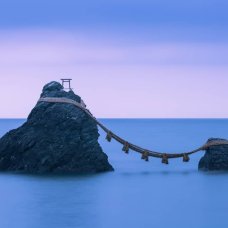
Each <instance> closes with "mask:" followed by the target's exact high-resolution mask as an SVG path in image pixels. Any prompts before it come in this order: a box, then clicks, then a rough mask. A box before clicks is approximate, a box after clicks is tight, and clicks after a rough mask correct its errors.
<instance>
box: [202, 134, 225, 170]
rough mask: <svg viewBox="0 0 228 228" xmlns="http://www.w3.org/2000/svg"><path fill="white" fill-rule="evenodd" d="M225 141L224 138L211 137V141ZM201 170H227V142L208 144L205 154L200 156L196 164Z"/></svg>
mask: <svg viewBox="0 0 228 228" xmlns="http://www.w3.org/2000/svg"><path fill="white" fill-rule="evenodd" d="M217 141H220V142H226V143H227V140H225V139H216V138H211V139H209V140H208V142H209V143H211V142H217ZM198 168H199V170H202V171H216V170H228V144H224V145H216V146H210V147H209V148H208V149H207V150H206V153H205V155H204V156H203V157H202V158H201V160H200V162H199V166H198Z"/></svg>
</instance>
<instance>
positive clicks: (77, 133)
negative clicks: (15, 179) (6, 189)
mask: <svg viewBox="0 0 228 228" xmlns="http://www.w3.org/2000/svg"><path fill="white" fill-rule="evenodd" d="M41 97H65V98H70V99H73V100H75V101H77V102H80V101H81V98H80V97H79V96H77V95H75V94H74V92H73V91H69V92H66V91H64V90H63V87H62V85H61V84H60V83H58V82H50V83H48V84H47V85H45V86H44V88H43V91H42V94H41ZM98 137H99V133H98V128H97V125H96V123H95V122H94V121H93V120H92V119H91V118H89V117H88V116H87V115H86V114H85V113H84V112H83V111H82V110H80V109H79V108H77V107H75V106H73V105H71V104H61V103H47V102H38V103H37V105H36V106H35V108H34V109H33V110H32V111H31V113H30V115H29V117H28V119H27V121H26V123H24V124H23V125H22V126H21V127H19V128H18V129H15V130H12V131H10V132H8V133H7V134H6V135H4V136H3V137H2V138H1V139H0V170H4V171H22V172H27V173H96V172H103V171H111V170H113V168H112V166H111V165H110V164H109V162H108V157H107V155H106V154H105V153H104V152H103V151H102V148H101V147H100V145H99V143H98Z"/></svg>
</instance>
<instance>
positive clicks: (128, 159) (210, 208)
mask: <svg viewBox="0 0 228 228" xmlns="http://www.w3.org/2000/svg"><path fill="white" fill-rule="evenodd" d="M101 121H102V122H103V123H104V124H106V125H107V126H108V127H110V128H111V129H112V130H113V131H114V132H116V133H118V134H120V135H121V136H123V137H125V138H126V139H128V140H129V141H132V142H134V143H135V144H139V145H141V146H145V147H148V148H152V149H154V150H158V151H168V152H178V151H183V150H184V151H185V150H191V149H194V148H195V147H198V146H200V145H201V144H203V143H204V142H205V141H206V140H207V139H208V138H210V137H223V138H228V130H227V129H228V120H227V119H222V120H213V119H205V120H202V119H198V120H191V119H177V120H173V119H166V120H162V119H152V120H149V119H148V120H147V119H146V120H144V119H137V120H136V119H135V120H134V119H133V120H125V119H103V120H101ZM23 122H24V120H0V136H2V135H3V134H4V133H6V132H7V131H8V130H9V129H12V128H16V127H18V126H19V125H21V124H22V123H23ZM100 143H101V145H102V147H103V148H104V151H105V152H106V153H107V154H108V156H109V161H110V163H111V164H112V165H113V166H114V168H115V172H110V173H104V174H97V175H81V176H46V177H44V176H32V175H19V174H6V173H0V202H1V203H0V227H1V228H14V227H17V228H46V227H47V228H51V227H53V228H81V227H82V228H90V227H91V228H92V227H93V228H122V227H131V228H138V227H150V228H151V227H154V228H163V227H164V228H177V227H181V228H182V227H184V228H227V227H228V219H227V216H228V181H227V179H228V174H226V173H202V172H198V171H197V165H198V161H199V159H200V157H201V156H202V155H203V152H202V153H199V154H196V155H193V156H192V157H191V162H190V163H187V164H186V163H183V162H182V160H181V159H177V160H171V161H170V165H168V166H166V165H163V164H161V161H160V160H158V159H150V162H148V163H147V162H144V161H142V160H141V159H140V156H139V155H138V154H136V153H133V152H132V153H130V154H129V155H125V154H124V153H123V152H122V151H121V146H120V145H118V144H117V143H116V142H111V143H108V142H106V141H105V140H104V134H103V132H101V137H100Z"/></svg>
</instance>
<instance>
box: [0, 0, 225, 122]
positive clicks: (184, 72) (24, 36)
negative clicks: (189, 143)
mask: <svg viewBox="0 0 228 228" xmlns="http://www.w3.org/2000/svg"><path fill="white" fill-rule="evenodd" d="M227 8H228V2H227V1H226V0H216V1H215V0H191V1H183V0H137V1H136V0H135V1H134V0H131V1H130V0H109V1H107V0H106V1H104V0H83V1H75V0H64V1H62V0H55V1H54V0H48V1H47V0H45V1H44V0H39V1H37V0H33V1H31V0H20V1H18V0H0V80H1V81H0V83H1V89H0V102H1V109H0V118H26V117H27V116H28V114H29V112H30V111H31V109H32V108H33V107H34V105H35V104H36V102H37V100H38V98H39V95H40V93H41V90H42V87H43V86H44V85H45V84H46V83H48V82H50V81H53V80H56V81H59V80H60V78H64V77H65V78H72V79H73V81H72V87H73V89H74V91H75V92H76V93H77V94H78V95H80V96H81V97H82V98H83V100H84V101H85V103H86V104H87V107H88V108H89V109H90V110H91V112H92V113H93V114H94V115H95V116H97V117H100V118H227V117H228V106H227V105H226V101H227V97H228V89H227V86H228V29H227V28H228V14H227Z"/></svg>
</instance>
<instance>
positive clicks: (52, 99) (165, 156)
mask: <svg viewBox="0 0 228 228" xmlns="http://www.w3.org/2000/svg"><path fill="white" fill-rule="evenodd" d="M38 102H49V103H65V104H72V105H74V106H76V107H77V108H79V109H81V110H82V111H84V112H85V113H86V114H87V115H88V116H89V117H90V118H91V119H93V120H94V121H95V122H96V124H97V125H98V126H99V127H100V128H101V129H102V130H103V131H105V132H106V133H107V135H106V139H107V141H108V142H111V140H112V139H115V140H116V141H117V142H119V143H120V144H122V145H123V149H122V150H123V151H124V152H125V153H129V150H132V151H135V152H138V153H140V154H141V155H142V156H141V158H142V159H143V160H145V161H149V157H155V158H161V159H162V163H164V164H169V159H170V158H183V162H188V161H189V160H190V158H189V155H191V154H194V153H197V152H199V151H204V150H207V149H208V148H209V147H211V146H218V145H228V140H223V141H221V140H218V141H213V142H208V143H206V144H204V145H203V146H201V147H199V148H197V149H195V150H192V151H189V152H184V153H164V152H156V151H152V150H148V149H145V148H142V147H139V146H137V145H134V144H132V143H130V142H128V141H126V140H124V139H123V138H121V137H119V136H118V135H116V134H114V133H113V132H112V131H110V130H109V129H108V128H106V127H105V126H104V125H103V124H102V123H100V122H99V121H98V120H97V119H96V118H95V117H94V116H93V115H92V114H91V112H90V111H89V110H88V109H86V108H85V107H84V106H82V105H81V104H80V103H78V102H76V101H74V100H72V99H68V98H62V97H45V98H40V99H39V100H38Z"/></svg>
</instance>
